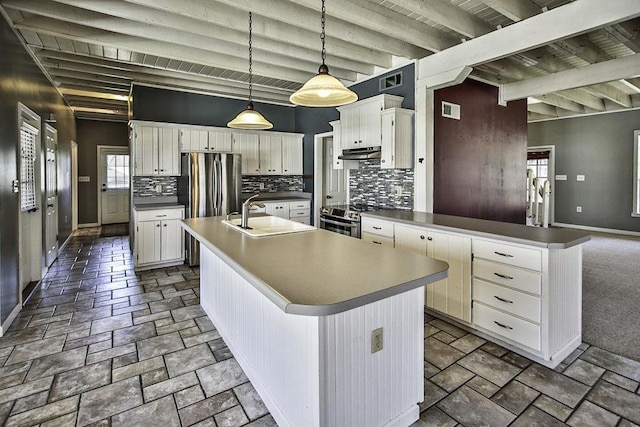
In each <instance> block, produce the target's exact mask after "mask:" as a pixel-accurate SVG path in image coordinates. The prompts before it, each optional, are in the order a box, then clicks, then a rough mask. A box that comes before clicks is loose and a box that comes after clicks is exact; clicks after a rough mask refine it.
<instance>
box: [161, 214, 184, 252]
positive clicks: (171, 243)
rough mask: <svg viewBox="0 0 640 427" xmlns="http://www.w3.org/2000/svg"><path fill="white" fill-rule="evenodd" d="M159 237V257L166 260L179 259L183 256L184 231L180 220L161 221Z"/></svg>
mask: <svg viewBox="0 0 640 427" xmlns="http://www.w3.org/2000/svg"><path fill="white" fill-rule="evenodd" d="M160 229H161V238H160V241H161V243H162V249H161V251H160V259H161V260H162V261H168V260H172V259H179V258H182V256H183V247H184V243H183V242H184V231H183V230H182V227H180V221H179V220H177V219H169V220H165V221H161V228H160Z"/></svg>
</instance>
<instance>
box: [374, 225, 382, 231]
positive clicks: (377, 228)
mask: <svg viewBox="0 0 640 427" xmlns="http://www.w3.org/2000/svg"><path fill="white" fill-rule="evenodd" d="M373 229H374V230H382V227H376V226H375V225H374V226H373Z"/></svg>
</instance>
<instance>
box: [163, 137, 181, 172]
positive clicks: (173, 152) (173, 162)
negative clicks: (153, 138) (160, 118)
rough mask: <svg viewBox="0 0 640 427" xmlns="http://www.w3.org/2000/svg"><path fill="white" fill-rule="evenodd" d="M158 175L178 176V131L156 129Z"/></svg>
mask: <svg viewBox="0 0 640 427" xmlns="http://www.w3.org/2000/svg"><path fill="white" fill-rule="evenodd" d="M158 166H159V168H158V175H164V176H177V175H180V138H179V131H178V129H171V128H159V129H158Z"/></svg>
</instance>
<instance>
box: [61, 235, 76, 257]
mask: <svg viewBox="0 0 640 427" xmlns="http://www.w3.org/2000/svg"><path fill="white" fill-rule="evenodd" d="M71 236H73V232H71V234H69V235H68V236H67V239H66V240H65V241H64V243H63V244H61V245H60V247H59V248H58V255H60V252H62V251H63V250H64V248H65V246H67V244H68V243H69V241H70V240H71Z"/></svg>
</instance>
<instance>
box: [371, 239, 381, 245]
mask: <svg viewBox="0 0 640 427" xmlns="http://www.w3.org/2000/svg"><path fill="white" fill-rule="evenodd" d="M372 242H373V243H375V244H376V245H381V244H382V242H376V241H375V240H372Z"/></svg>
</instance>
